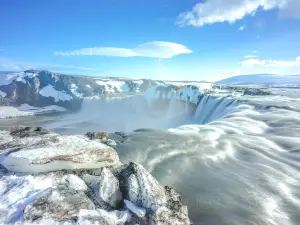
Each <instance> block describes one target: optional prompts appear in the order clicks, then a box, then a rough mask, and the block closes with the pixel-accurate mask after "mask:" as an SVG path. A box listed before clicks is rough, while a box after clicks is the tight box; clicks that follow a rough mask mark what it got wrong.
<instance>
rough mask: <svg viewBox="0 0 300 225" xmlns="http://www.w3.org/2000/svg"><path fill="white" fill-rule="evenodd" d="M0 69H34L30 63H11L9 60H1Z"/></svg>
mask: <svg viewBox="0 0 300 225" xmlns="http://www.w3.org/2000/svg"><path fill="white" fill-rule="evenodd" d="M0 69H5V70H29V69H34V67H33V66H29V65H22V64H19V63H9V62H1V61H0Z"/></svg>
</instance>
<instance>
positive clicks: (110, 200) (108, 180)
mask: <svg viewBox="0 0 300 225" xmlns="http://www.w3.org/2000/svg"><path fill="white" fill-rule="evenodd" d="M83 180H84V181H85V182H86V184H87V185H88V186H89V188H90V189H91V190H92V197H91V198H93V199H94V201H95V203H96V204H98V205H100V207H103V208H119V207H120V203H121V200H122V196H121V192H120V189H119V181H118V180H117V178H116V177H115V176H114V175H113V174H112V172H111V171H110V170H109V169H108V168H103V170H102V172H101V175H100V176H92V175H89V174H86V175H84V176H83Z"/></svg>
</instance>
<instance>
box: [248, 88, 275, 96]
mask: <svg viewBox="0 0 300 225" xmlns="http://www.w3.org/2000/svg"><path fill="white" fill-rule="evenodd" d="M243 95H272V93H271V92H269V91H266V90H263V89H259V88H246V89H245V90H244V93H243Z"/></svg>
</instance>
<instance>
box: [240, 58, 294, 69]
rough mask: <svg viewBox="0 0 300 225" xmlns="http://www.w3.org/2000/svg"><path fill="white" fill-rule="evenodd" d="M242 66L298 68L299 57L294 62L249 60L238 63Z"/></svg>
mask: <svg viewBox="0 0 300 225" xmlns="http://www.w3.org/2000/svg"><path fill="white" fill-rule="evenodd" d="M240 65H242V66H249V67H254V66H262V67H296V66H300V60H299V57H297V58H296V60H294V61H283V60H265V59H257V58H251V59H247V60H244V61H242V62H240Z"/></svg>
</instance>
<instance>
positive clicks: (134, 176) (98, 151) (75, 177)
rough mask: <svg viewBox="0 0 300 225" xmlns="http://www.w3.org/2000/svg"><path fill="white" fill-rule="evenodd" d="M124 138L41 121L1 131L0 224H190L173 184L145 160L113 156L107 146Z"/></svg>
mask: <svg viewBox="0 0 300 225" xmlns="http://www.w3.org/2000/svg"><path fill="white" fill-rule="evenodd" d="M123 138H124V137H123V136H122V133H115V134H113V135H111V136H109V137H108V136H107V135H105V134H104V133H98V134H95V133H88V134H87V135H86V136H67V135H64V136H63V135H59V134H55V133H51V132H50V131H48V130H44V129H42V128H39V127H37V128H28V127H27V128H19V129H16V130H13V131H11V132H8V131H0V153H1V155H0V162H1V168H0V223H1V224H99V225H123V224H128V225H130V224H132V225H133V224H140V225H146V224H153V225H154V224H159V225H185V224H191V222H190V220H189V218H188V210H187V207H186V206H184V205H183V204H182V202H181V198H180V196H179V194H178V193H176V191H175V190H174V189H172V188H170V187H167V186H166V187H162V186H160V185H159V183H158V182H157V181H156V180H155V178H154V177H153V176H152V175H151V174H150V173H149V172H147V171H146V170H145V169H144V168H143V166H141V165H138V164H136V163H133V162H131V163H129V164H128V165H124V164H122V163H121V162H120V161H119V158H118V155H117V153H116V151H115V150H114V149H113V148H112V147H109V146H108V144H110V145H111V146H114V145H115V144H117V143H118V142H120V141H122V139H123ZM91 139H93V140H91ZM104 143H106V144H104Z"/></svg>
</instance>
